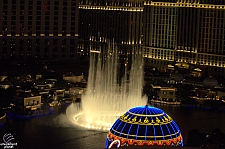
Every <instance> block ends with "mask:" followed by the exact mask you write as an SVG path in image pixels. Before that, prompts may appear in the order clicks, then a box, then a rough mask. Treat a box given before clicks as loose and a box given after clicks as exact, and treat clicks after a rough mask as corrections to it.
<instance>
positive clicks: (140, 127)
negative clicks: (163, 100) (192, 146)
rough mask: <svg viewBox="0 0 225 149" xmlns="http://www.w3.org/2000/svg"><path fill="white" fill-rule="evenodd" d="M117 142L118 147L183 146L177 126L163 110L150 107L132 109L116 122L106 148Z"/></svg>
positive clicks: (110, 132) (108, 136) (108, 137)
mask: <svg viewBox="0 0 225 149" xmlns="http://www.w3.org/2000/svg"><path fill="white" fill-rule="evenodd" d="M115 142H116V143H115ZM118 142H120V143H119V145H120V146H128V145H135V144H136V145H170V146H171V145H175V146H183V139H182V135H181V132H180V129H179V128H178V126H177V124H176V123H175V122H174V121H173V119H172V118H171V117H170V116H169V115H167V114H166V113H165V112H164V111H163V110H161V109H158V108H155V107H151V106H139V107H135V108H132V109H130V110H128V111H127V112H126V113H125V114H123V115H121V116H120V117H119V118H118V119H117V120H116V122H115V123H114V124H113V126H112V127H111V129H110V131H109V133H108V135H107V139H106V148H109V147H111V146H112V144H117V145H118Z"/></svg>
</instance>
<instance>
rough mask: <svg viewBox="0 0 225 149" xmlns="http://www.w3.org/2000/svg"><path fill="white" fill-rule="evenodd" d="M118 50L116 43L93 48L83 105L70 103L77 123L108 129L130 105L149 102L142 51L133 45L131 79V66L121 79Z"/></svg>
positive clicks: (71, 115) (93, 127)
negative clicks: (144, 78) (144, 87)
mask: <svg viewBox="0 0 225 149" xmlns="http://www.w3.org/2000/svg"><path fill="white" fill-rule="evenodd" d="M104 51H105V50H104ZM118 51H119V50H118V49H117V48H116V47H115V45H114V44H112V45H109V47H108V49H107V50H106V52H100V51H95V50H91V52H90V67H89V76H88V85H87V90H86V92H85V93H84V94H83V95H82V100H81V105H80V106H79V104H71V105H70V106H69V107H68V108H67V112H66V114H67V116H68V118H69V119H70V120H71V121H72V122H73V123H74V124H76V125H78V126H81V127H85V128H88V129H96V130H99V129H100V130H103V131H106V130H109V129H110V128H111V126H112V124H113V123H114V122H115V120H116V119H117V118H119V117H120V116H121V113H124V112H125V111H127V109H130V108H131V107H135V106H139V105H146V104H147V97H146V96H144V97H143V96H142V87H143V67H142V66H143V62H144V61H143V56H142V52H139V49H135V50H134V49H133V52H132V53H133V55H132V58H131V59H132V64H130V63H129V65H130V67H129V68H130V70H129V79H128V70H127V69H128V67H126V69H125V72H124V74H123V77H122V78H120V79H118V68H119V67H118V66H119V64H118V62H117V61H118V57H119V53H117V52H118ZM136 51H137V52H136Z"/></svg>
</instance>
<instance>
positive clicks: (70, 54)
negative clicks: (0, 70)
mask: <svg viewBox="0 0 225 149" xmlns="http://www.w3.org/2000/svg"><path fill="white" fill-rule="evenodd" d="M0 30H1V31H0V59H11V60H24V59H27V58H32V59H41V60H43V59H46V60H65V59H66V60H68V59H72V60H74V59H75V58H76V56H77V50H76V48H77V39H78V1H77V0H1V1H0Z"/></svg>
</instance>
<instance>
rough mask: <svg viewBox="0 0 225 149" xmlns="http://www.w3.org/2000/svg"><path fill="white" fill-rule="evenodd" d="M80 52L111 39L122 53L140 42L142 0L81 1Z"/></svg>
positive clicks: (98, 47) (101, 45)
mask: <svg viewBox="0 0 225 149" xmlns="http://www.w3.org/2000/svg"><path fill="white" fill-rule="evenodd" d="M79 14H80V20H79V45H78V50H79V52H80V54H81V55H88V52H89V51H90V50H100V49H101V48H102V47H103V46H106V45H107V43H108V42H109V41H110V42H114V43H115V44H116V45H117V47H118V49H120V50H121V52H124V53H127V52H128V51H129V49H132V48H133V47H135V46H140V45H141V43H142V29H143V27H142V19H143V16H142V15H143V0H132V1H131V0H104V1H101V0H80V4H79Z"/></svg>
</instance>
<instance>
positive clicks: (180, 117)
mask: <svg viewBox="0 0 225 149" xmlns="http://www.w3.org/2000/svg"><path fill="white" fill-rule="evenodd" d="M155 106H156V107H158V108H160V109H162V110H164V111H165V112H166V113H167V114H168V115H170V116H171V117H172V118H173V119H174V120H175V121H176V123H177V124H178V126H179V128H180V130H181V132H182V135H183V137H184V142H186V141H187V137H188V131H189V130H191V129H198V130H199V131H200V132H202V133H203V132H204V133H206V134H210V133H211V132H212V131H213V129H215V128H219V129H220V130H221V131H222V132H223V133H225V127H224V126H225V119H224V118H225V113H223V112H218V111H204V110H201V109H185V108H181V107H180V106H171V105H155ZM65 109H66V108H65V107H58V108H57V109H56V111H57V112H56V114H54V115H50V116H45V117H40V118H35V119H30V120H16V119H12V118H8V119H7V127H6V128H5V129H4V130H0V142H1V143H2V142H3V140H2V136H3V135H4V134H5V133H11V134H12V135H13V136H14V138H15V140H14V141H15V142H17V143H18V146H17V147H16V148H31V149H33V148H34V149H36V148H37V149H40V148H66V147H67V148H70V147H76V149H83V148H102V147H104V145H105V138H106V133H103V132H98V131H92V130H85V129H81V128H78V127H75V126H74V125H72V124H71V123H70V121H69V120H68V119H67V117H66V115H65ZM96 140H97V143H96Z"/></svg>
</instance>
